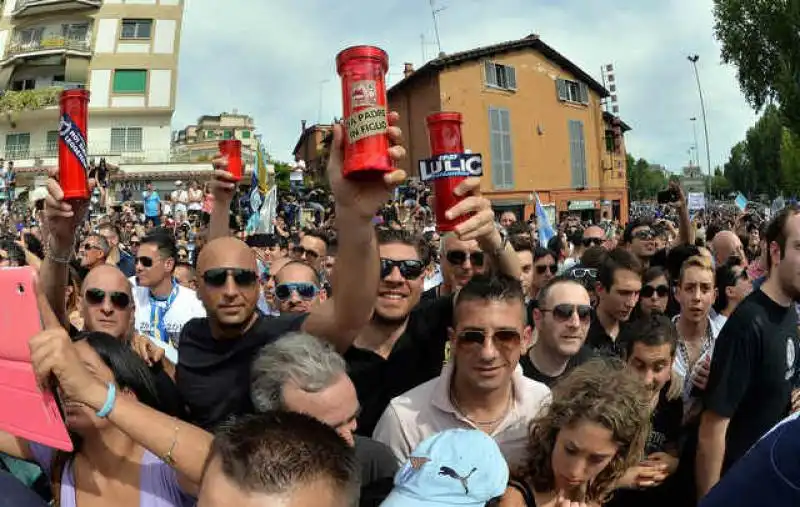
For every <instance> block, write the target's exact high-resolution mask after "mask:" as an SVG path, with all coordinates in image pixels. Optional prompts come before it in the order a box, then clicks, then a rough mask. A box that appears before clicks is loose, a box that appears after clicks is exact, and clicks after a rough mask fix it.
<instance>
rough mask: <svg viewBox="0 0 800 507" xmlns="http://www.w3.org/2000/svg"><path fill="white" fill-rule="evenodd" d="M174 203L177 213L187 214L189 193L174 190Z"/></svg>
mask: <svg viewBox="0 0 800 507" xmlns="http://www.w3.org/2000/svg"><path fill="white" fill-rule="evenodd" d="M172 202H173V204H174V205H175V212H176V213H186V205H187V204H188V202H189V193H188V192H186V190H183V189H180V190H173V191H172Z"/></svg>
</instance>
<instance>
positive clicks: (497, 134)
mask: <svg viewBox="0 0 800 507" xmlns="http://www.w3.org/2000/svg"><path fill="white" fill-rule="evenodd" d="M489 146H490V150H491V169H492V187H493V188H494V189H495V190H513V188H514V150H513V147H512V137H511V112H510V111H509V110H508V109H507V108H502V107H494V106H489Z"/></svg>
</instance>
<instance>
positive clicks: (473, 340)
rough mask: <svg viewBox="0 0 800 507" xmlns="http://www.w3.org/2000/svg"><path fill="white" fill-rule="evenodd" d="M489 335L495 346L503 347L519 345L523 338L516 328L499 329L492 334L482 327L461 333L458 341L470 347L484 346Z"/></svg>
mask: <svg viewBox="0 0 800 507" xmlns="http://www.w3.org/2000/svg"><path fill="white" fill-rule="evenodd" d="M487 337H488V338H491V340H492V341H493V342H494V344H495V346H497V347H503V348H511V347H515V346H518V345H519V343H520V340H521V339H522V336H521V335H520V334H519V331H517V330H516V329H498V330H497V331H495V332H494V334H491V335H490V334H488V333H487V332H486V331H484V330H482V329H470V330H467V331H462V332H461V333H459V335H458V343H459V344H463V345H466V346H469V347H483V344H484V343H486V338H487Z"/></svg>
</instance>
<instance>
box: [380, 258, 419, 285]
mask: <svg viewBox="0 0 800 507" xmlns="http://www.w3.org/2000/svg"><path fill="white" fill-rule="evenodd" d="M394 268H397V269H399V270H400V275H401V276H402V277H403V278H405V279H406V280H416V279H417V278H419V277H420V276H422V273H423V271H425V266H423V265H422V261H418V260H413V259H409V260H405V261H396V260H394V259H384V258H381V278H386V277H387V276H389V275H391V274H392V271H394Z"/></svg>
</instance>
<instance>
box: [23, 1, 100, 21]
mask: <svg viewBox="0 0 800 507" xmlns="http://www.w3.org/2000/svg"><path fill="white" fill-rule="evenodd" d="M102 5H103V1H102V0H17V5H16V7H15V8H14V11H13V12H12V13H11V15H12V16H14V17H15V18H23V17H26V16H38V15H42V14H53V13H68V12H74V11H80V10H88V9H99V8H100V7H101V6H102Z"/></svg>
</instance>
